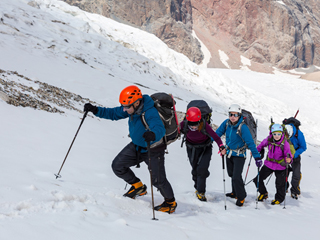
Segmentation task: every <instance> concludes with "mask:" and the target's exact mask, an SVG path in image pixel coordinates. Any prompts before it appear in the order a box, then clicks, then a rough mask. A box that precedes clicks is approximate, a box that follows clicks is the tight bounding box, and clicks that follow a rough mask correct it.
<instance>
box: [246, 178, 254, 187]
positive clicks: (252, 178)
mask: <svg viewBox="0 0 320 240" xmlns="http://www.w3.org/2000/svg"><path fill="white" fill-rule="evenodd" d="M253 179H254V178H252V179H251V180H250V181H249V182H247V183H246V184H245V186H247V185H248V184H249V183H251V182H252V181H253Z"/></svg>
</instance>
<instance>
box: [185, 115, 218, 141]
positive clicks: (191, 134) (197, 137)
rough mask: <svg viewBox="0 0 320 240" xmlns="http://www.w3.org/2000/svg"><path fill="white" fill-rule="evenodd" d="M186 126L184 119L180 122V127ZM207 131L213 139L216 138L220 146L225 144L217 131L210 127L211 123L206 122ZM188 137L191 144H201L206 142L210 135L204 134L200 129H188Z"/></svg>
mask: <svg viewBox="0 0 320 240" xmlns="http://www.w3.org/2000/svg"><path fill="white" fill-rule="evenodd" d="M183 128H184V121H182V122H181V123H180V129H183ZM206 131H207V133H208V134H209V135H210V136H211V139H212V140H214V141H215V142H216V143H217V145H218V147H219V146H220V145H223V143H222V141H221V138H220V137H219V136H218V135H217V134H216V132H215V131H213V129H212V128H211V127H210V125H209V124H208V123H207V122H206ZM186 139H187V141H188V142H189V143H191V144H200V143H203V142H205V141H206V140H207V139H208V136H206V135H204V134H203V133H202V132H200V131H198V130H197V131H188V132H187V135H186Z"/></svg>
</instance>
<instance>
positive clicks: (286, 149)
mask: <svg viewBox="0 0 320 240" xmlns="http://www.w3.org/2000/svg"><path fill="white" fill-rule="evenodd" d="M283 138H284V136H283V135H282V137H281V139H280V140H279V141H278V142H275V141H274V140H273V137H272V134H270V135H269V136H268V137H267V138H266V139H264V140H263V141H262V142H261V143H260V144H259V146H258V147H257V149H258V151H259V152H260V151H261V149H262V148H264V147H267V146H268V157H269V158H270V159H275V160H281V159H284V158H286V157H287V154H288V153H289V155H290V158H291V162H292V155H291V152H290V145H289V143H288V142H287V140H284V145H283V151H282V149H281V147H280V145H281V143H282V141H283ZM272 143H274V144H275V145H274V144H272ZM284 161H285V160H284ZM264 165H265V166H266V167H268V168H270V169H272V170H285V169H286V167H285V166H281V165H280V164H279V163H277V162H273V161H269V160H268V159H266V160H265V161H264Z"/></svg>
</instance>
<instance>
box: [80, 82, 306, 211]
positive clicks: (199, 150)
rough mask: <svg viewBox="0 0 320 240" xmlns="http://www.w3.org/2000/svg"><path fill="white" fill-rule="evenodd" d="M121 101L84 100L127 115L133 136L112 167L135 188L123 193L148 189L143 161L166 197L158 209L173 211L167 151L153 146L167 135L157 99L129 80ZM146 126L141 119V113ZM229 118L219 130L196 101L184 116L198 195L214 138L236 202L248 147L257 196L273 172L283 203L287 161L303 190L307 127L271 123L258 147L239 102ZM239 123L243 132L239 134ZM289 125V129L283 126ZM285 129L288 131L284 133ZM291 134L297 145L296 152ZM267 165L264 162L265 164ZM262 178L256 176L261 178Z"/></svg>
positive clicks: (101, 111) (98, 112)
mask: <svg viewBox="0 0 320 240" xmlns="http://www.w3.org/2000/svg"><path fill="white" fill-rule="evenodd" d="M119 102H120V106H118V107H113V108H104V107H97V106H93V105H92V104H90V103H86V104H85V105H84V111H85V112H92V113H93V114H94V115H95V116H97V117H100V118H105V119H110V120H120V119H125V118H129V120H128V125H129V136H130V138H131V142H130V143H129V144H128V145H126V146H125V147H124V148H123V149H122V150H121V151H120V153H119V154H118V155H117V156H116V157H115V158H114V160H113V161H112V170H113V171H114V173H115V175H116V176H118V177H119V178H122V179H123V180H124V181H125V182H126V183H128V184H130V185H131V188H130V189H129V190H128V191H127V192H126V193H125V194H124V196H125V197H129V198H133V199H135V198H136V197H137V196H142V195H145V194H146V193H147V186H146V185H144V184H143V183H142V182H141V180H140V179H139V178H138V177H136V175H135V174H134V172H133V171H132V170H131V168H130V167H132V166H135V165H139V164H140V163H141V162H145V163H146V164H147V166H148V168H149V170H150V172H152V175H151V176H152V185H153V186H155V187H156V188H157V189H158V190H159V191H160V193H161V195H162V196H163V198H164V202H163V203H162V204H160V205H158V206H155V207H154V210H157V211H161V212H168V213H173V212H174V211H175V210H176V208H177V202H176V199H175V196H174V192H173V189H172V186H171V184H170V182H169V181H168V179H167V176H166V171H165V164H164V160H165V159H164V158H165V157H164V154H165V149H166V146H165V144H164V143H163V144H157V145H156V147H153V148H152V150H150V149H151V148H150V145H152V144H154V143H157V142H159V141H160V140H161V139H162V138H163V137H164V135H165V133H166V129H165V127H164V125H163V123H162V120H161V118H160V116H159V113H158V111H157V109H156V108H155V106H154V101H153V99H152V98H151V97H150V96H149V95H143V94H142V93H141V90H140V89H139V88H138V87H137V86H135V85H131V86H128V87H126V88H124V89H123V90H122V91H121V93H120V97H119ZM142 113H143V114H144V119H145V122H146V124H147V125H148V128H146V126H145V124H144V123H143V122H142V120H141V114H142ZM228 116H229V117H228V119H226V120H225V121H223V122H222V124H221V125H220V126H219V127H218V129H217V130H216V132H215V131H214V130H213V129H212V127H211V126H210V124H209V123H208V122H207V121H204V120H203V116H202V113H201V110H200V109H199V108H198V107H190V108H189V109H187V112H186V117H185V119H184V120H183V121H182V122H181V123H180V124H179V127H180V129H181V130H182V133H183V134H184V135H185V142H186V150H187V156H188V159H189V162H190V165H191V168H192V171H191V173H192V180H193V181H194V188H195V195H196V197H197V198H198V199H199V200H200V201H207V198H206V196H205V193H206V179H207V178H208V177H209V174H210V173H209V165H210V161H211V155H212V143H213V142H216V144H217V146H218V148H219V153H220V154H221V155H222V156H226V165H227V173H228V175H229V177H230V178H231V183H232V191H231V192H230V193H227V194H226V196H227V197H230V198H234V199H236V205H237V206H240V207H241V206H243V205H244V202H245V198H246V196H247V193H246V191H245V184H244V181H243V179H242V171H243V168H244V164H245V160H246V149H249V150H250V151H251V153H252V156H253V157H254V159H255V162H256V166H257V167H258V169H259V170H260V168H261V167H262V168H261V170H260V176H259V180H260V181H259V187H258V190H259V192H260V195H259V197H258V200H259V201H263V200H264V199H266V198H267V197H268V192H267V189H266V187H265V185H264V183H263V180H264V179H266V178H267V177H268V176H269V175H270V174H271V173H273V172H274V173H275V176H276V189H277V193H276V194H275V199H274V200H273V201H272V204H273V205H274V204H280V203H281V202H282V201H283V200H284V198H285V188H286V177H287V176H286V167H287V166H288V164H292V172H293V176H292V181H291V185H292V187H291V196H292V197H293V198H295V199H297V198H298V195H300V186H299V184H300V179H301V172H300V168H301V162H300V161H301V157H300V155H301V153H302V152H303V151H305V150H306V143H305V139H304V136H303V133H302V132H301V131H300V130H299V129H296V126H295V125H294V124H293V123H289V124H287V125H280V124H273V125H272V126H271V128H270V134H269V136H268V137H267V138H266V139H264V140H263V141H262V142H261V143H260V144H259V146H258V147H256V144H255V142H254V139H253V137H252V135H251V133H250V129H249V128H248V126H247V125H246V124H243V120H244V116H243V115H242V109H241V107H240V106H239V105H238V104H232V105H231V106H230V107H229V109H228ZM239 128H240V129H241V134H239ZM285 129H287V131H286V130H285ZM285 133H290V136H289V137H288V136H287V137H286V136H285ZM222 135H225V137H226V142H225V144H223V143H222V140H221V138H220V137H221V136H222ZM288 139H290V140H291V142H292V145H293V146H294V148H295V154H294V155H292V153H291V151H290V145H289V143H288ZM265 147H267V148H268V156H267V159H266V160H265V162H264V165H263V161H262V158H263V155H264V148H265ZM262 165H263V166H262ZM257 180H258V178H255V179H254V182H255V183H256V184H257Z"/></svg>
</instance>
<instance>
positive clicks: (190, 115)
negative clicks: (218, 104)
mask: <svg viewBox="0 0 320 240" xmlns="http://www.w3.org/2000/svg"><path fill="white" fill-rule="evenodd" d="M186 119H187V120H188V121H189V122H199V121H200V120H201V111H200V109H199V108H197V107H191V108H189V109H188V111H187V114H186Z"/></svg>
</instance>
